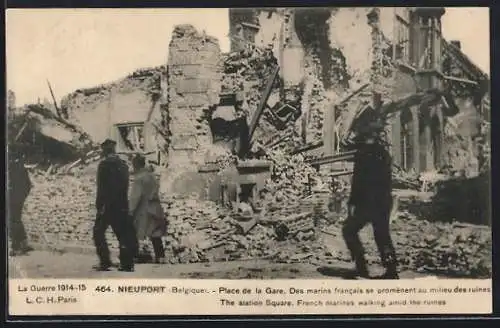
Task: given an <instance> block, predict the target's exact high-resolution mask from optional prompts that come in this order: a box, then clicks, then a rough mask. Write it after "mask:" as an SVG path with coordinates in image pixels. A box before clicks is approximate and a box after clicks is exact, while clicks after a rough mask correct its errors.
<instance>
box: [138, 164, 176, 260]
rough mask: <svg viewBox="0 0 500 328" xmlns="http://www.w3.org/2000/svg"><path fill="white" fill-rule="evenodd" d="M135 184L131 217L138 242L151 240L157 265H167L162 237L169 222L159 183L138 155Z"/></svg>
mask: <svg viewBox="0 0 500 328" xmlns="http://www.w3.org/2000/svg"><path fill="white" fill-rule="evenodd" d="M132 165H133V168H134V182H133V183H132V188H131V193H130V202H129V205H130V216H131V217H133V218H134V224H135V228H136V233H137V240H138V241H139V242H142V243H144V241H145V240H146V239H148V238H149V240H150V241H151V243H152V244H153V251H154V255H155V263H162V264H163V263H165V247H164V246H163V241H162V237H163V236H164V235H165V233H166V232H167V221H166V219H165V213H164V211H163V208H162V206H161V203H160V195H159V188H160V186H159V183H158V181H157V179H156V177H155V175H154V173H153V172H152V171H151V169H149V168H147V167H146V159H145V158H144V156H142V155H136V156H135V157H134V159H133V160H132Z"/></svg>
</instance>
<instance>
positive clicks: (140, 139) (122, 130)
mask: <svg viewBox="0 0 500 328" xmlns="http://www.w3.org/2000/svg"><path fill="white" fill-rule="evenodd" d="M116 128H117V130H118V137H119V138H118V149H119V151H122V152H144V151H145V144H144V123H130V124H117V125H116Z"/></svg>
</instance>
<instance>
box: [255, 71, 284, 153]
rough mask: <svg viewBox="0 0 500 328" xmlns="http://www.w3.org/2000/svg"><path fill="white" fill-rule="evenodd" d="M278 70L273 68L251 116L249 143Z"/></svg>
mask: <svg viewBox="0 0 500 328" xmlns="http://www.w3.org/2000/svg"><path fill="white" fill-rule="evenodd" d="M279 70H280V68H279V66H276V67H275V68H274V71H273V72H272V74H271V77H270V78H269V80H268V81H267V85H266V88H265V89H264V93H263V94H262V98H260V103H259V106H258V107H257V109H256V110H255V113H254V114H253V117H252V120H251V122H250V132H249V140H250V143H251V142H252V138H253V134H254V133H255V129H256V128H257V125H258V123H259V119H260V117H261V116H262V113H263V112H264V109H265V108H266V103H267V99H269V95H270V94H271V90H272V89H273V84H274V81H275V80H276V77H277V76H278V72H279Z"/></svg>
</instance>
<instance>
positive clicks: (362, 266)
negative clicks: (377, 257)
mask: <svg viewBox="0 0 500 328" xmlns="http://www.w3.org/2000/svg"><path fill="white" fill-rule="evenodd" d="M356 273H357V276H358V277H361V278H366V279H368V278H370V273H369V272H368V266H367V265H366V260H365V258H364V257H361V258H360V259H357V260H356Z"/></svg>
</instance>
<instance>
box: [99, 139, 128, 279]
mask: <svg viewBox="0 0 500 328" xmlns="http://www.w3.org/2000/svg"><path fill="white" fill-rule="evenodd" d="M115 148H116V142H115V141H113V140H110V139H106V140H105V141H104V142H103V143H102V144H101V149H102V156H103V160H102V161H101V162H100V163H99V166H98V169H97V197H96V209H97V215H96V221H95V225H94V243H95V247H96V251H97V256H98V257H99V264H98V265H97V266H95V267H94V269H96V270H98V271H108V270H109V268H110V267H111V266H112V262H111V258H110V254H109V248H108V244H107V242H106V235H105V234H106V230H107V229H108V227H109V226H111V228H112V229H113V232H114V234H115V235H116V238H117V239H118V243H119V245H120V267H119V270H120V271H126V272H131V271H134V261H133V259H134V254H135V247H136V246H135V242H134V239H133V238H134V236H135V231H134V228H133V224H132V221H131V219H130V217H129V216H128V185H129V173H128V166H127V164H126V163H125V161H123V160H122V159H120V158H119V157H118V155H117V154H116V151H115Z"/></svg>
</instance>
